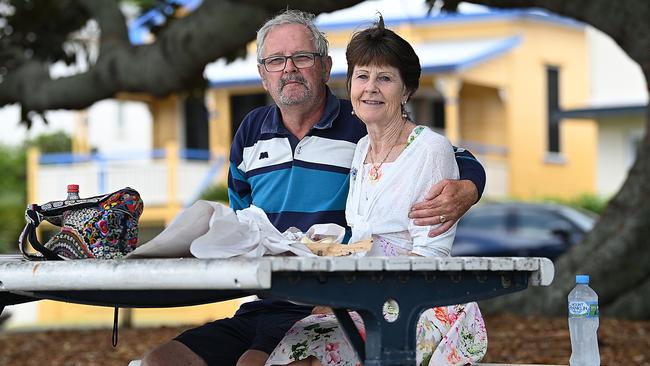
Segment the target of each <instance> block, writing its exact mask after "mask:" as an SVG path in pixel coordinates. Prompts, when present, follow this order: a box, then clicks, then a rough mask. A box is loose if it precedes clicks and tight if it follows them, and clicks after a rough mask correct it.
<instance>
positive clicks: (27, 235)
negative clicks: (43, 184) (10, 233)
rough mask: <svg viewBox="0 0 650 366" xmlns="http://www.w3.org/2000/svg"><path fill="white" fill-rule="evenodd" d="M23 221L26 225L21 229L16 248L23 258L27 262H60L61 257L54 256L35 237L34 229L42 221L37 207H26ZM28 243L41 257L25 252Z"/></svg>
mask: <svg viewBox="0 0 650 366" xmlns="http://www.w3.org/2000/svg"><path fill="white" fill-rule="evenodd" d="M25 221H27V224H26V225H25V227H24V228H23V231H22V232H21V233H20V237H19V238H18V248H19V249H20V252H21V253H22V255H23V257H24V258H25V259H29V260H45V259H49V260H62V258H61V257H59V256H58V255H56V254H55V253H54V252H53V251H51V250H50V249H48V248H46V247H45V246H44V245H43V244H41V243H40V242H39V241H38V237H37V236H36V228H37V227H38V225H39V224H40V223H41V221H43V219H42V215H41V214H40V208H39V207H38V205H34V204H32V205H29V206H27V210H25ZM28 242H29V244H30V245H31V246H32V248H34V249H36V250H37V251H39V252H40V253H41V254H42V255H43V256H38V255H33V254H30V253H29V252H28V251H27V243H28Z"/></svg>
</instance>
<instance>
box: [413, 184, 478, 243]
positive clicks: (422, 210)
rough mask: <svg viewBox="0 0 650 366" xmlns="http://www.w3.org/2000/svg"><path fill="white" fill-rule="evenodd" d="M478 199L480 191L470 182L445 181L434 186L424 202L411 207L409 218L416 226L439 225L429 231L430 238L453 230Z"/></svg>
mask: <svg viewBox="0 0 650 366" xmlns="http://www.w3.org/2000/svg"><path fill="white" fill-rule="evenodd" d="M477 199H478V190H477V189H476V186H475V185H474V183H472V181H470V180H455V179H443V180H441V181H440V182H438V183H436V184H434V185H433V186H432V187H431V189H430V190H429V193H427V195H426V196H425V197H424V201H422V202H418V203H416V204H415V205H413V207H411V212H410V213H409V218H411V219H415V221H414V223H415V225H419V226H427V225H438V224H440V226H438V227H437V228H433V229H431V231H429V237H434V236H437V235H440V234H442V233H444V232H446V231H447V230H449V228H451V227H452V226H453V225H454V223H455V222H456V221H458V220H459V219H460V218H461V217H462V216H463V215H464V214H465V212H467V210H469V208H470V207H472V205H473V204H474V202H476V200H477Z"/></svg>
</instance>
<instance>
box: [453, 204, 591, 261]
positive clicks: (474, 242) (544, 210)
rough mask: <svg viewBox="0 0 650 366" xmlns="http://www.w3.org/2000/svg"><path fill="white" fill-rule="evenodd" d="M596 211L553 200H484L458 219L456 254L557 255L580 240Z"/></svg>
mask: <svg viewBox="0 0 650 366" xmlns="http://www.w3.org/2000/svg"><path fill="white" fill-rule="evenodd" d="M596 219H597V215H596V214H593V213H591V212H589V211H585V210H580V209H575V208H572V207H568V206H563V205H559V204H550V203H548V204H547V203H521V202H511V203H485V204H479V205H476V206H474V207H472V209H470V210H469V211H468V212H467V214H465V216H464V217H463V218H462V219H461V220H460V222H459V223H458V228H457V230H456V239H455V241H454V245H453V247H452V250H451V254H452V255H453V256H486V257H510V256H514V257H547V258H550V259H555V258H557V257H558V256H560V255H561V254H563V253H564V252H566V251H567V250H568V249H569V248H570V247H571V246H573V245H575V244H577V243H578V242H580V240H581V239H582V237H583V236H584V234H585V233H586V232H588V231H589V230H591V228H592V227H593V226H594V223H595V221H596Z"/></svg>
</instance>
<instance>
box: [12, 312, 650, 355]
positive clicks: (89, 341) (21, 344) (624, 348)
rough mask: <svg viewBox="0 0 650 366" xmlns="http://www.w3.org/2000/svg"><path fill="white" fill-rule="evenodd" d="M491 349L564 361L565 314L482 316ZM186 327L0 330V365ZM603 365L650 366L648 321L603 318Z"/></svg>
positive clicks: (155, 339)
mask: <svg viewBox="0 0 650 366" xmlns="http://www.w3.org/2000/svg"><path fill="white" fill-rule="evenodd" d="M486 323H487V328H488V337H489V349H488V354H487V356H486V357H485V359H484V360H483V361H484V362H504V363H529V364H530V363H536V364H558V365H567V364H568V362H569V355H570V353H571V346H570V342H569V331H568V327H567V321H566V319H564V318H525V317H517V316H512V315H499V316H489V317H487V318H486ZM185 328H187V327H160V328H136V329H120V332H119V343H118V346H117V347H116V348H113V347H112V346H111V330H110V329H97V330H56V331H53V330H52V331H39V332H17V331H15V332H11V331H4V332H3V331H0V365H2V366H14V365H17V366H23V365H24V366H28V365H38V366H42V365H61V366H77V365H79V366H81V365H84V366H88V365H94V366H108V365H122V366H126V365H127V364H128V362H129V360H132V359H136V358H140V356H141V355H142V354H143V353H144V352H145V351H146V350H148V349H149V348H151V347H152V346H153V345H155V344H159V343H161V342H163V341H165V340H168V339H170V338H171V337H173V336H174V335H176V334H178V333H179V332H180V331H181V330H183V329H185ZM599 336H600V342H601V344H600V353H601V360H602V362H601V364H602V365H625V366H627V365H639V366H650V321H624V320H615V319H601V325H600V329H599Z"/></svg>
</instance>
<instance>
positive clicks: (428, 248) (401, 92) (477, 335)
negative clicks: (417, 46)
mask: <svg viewBox="0 0 650 366" xmlns="http://www.w3.org/2000/svg"><path fill="white" fill-rule="evenodd" d="M346 57H347V61H348V73H347V86H348V91H349V93H350V99H351V101H352V106H353V109H354V112H353V113H354V114H356V115H357V116H358V117H359V118H360V119H361V120H362V121H363V122H364V123H365V124H366V126H367V129H368V136H366V137H364V138H363V139H361V140H360V141H359V143H358V144H357V147H356V151H355V156H354V159H353V162H352V169H351V172H350V192H349V195H348V200H347V205H346V219H347V221H348V224H349V225H350V227H351V228H352V238H351V239H350V242H354V241H358V240H362V239H366V238H369V237H372V239H373V247H372V248H371V250H370V251H369V253H367V255H377V256H398V255H417V256H449V253H450V251H451V245H452V243H453V240H454V234H455V230H456V228H455V226H453V227H452V228H451V229H449V231H447V232H446V233H444V234H443V235H439V236H437V237H435V238H429V237H428V236H427V233H428V231H429V229H430V228H428V227H420V226H415V225H414V224H413V223H412V220H409V218H408V213H409V208H410V207H411V205H412V204H413V203H414V202H417V201H420V200H421V199H422V198H423V197H424V195H425V194H426V192H427V190H428V189H429V187H431V185H432V184H434V183H436V182H438V181H440V180H442V179H445V178H451V179H457V178H458V167H457V166H456V162H455V159H454V153H453V150H452V146H451V144H450V143H449V141H448V140H447V139H446V138H444V137H443V136H441V135H438V134H436V133H434V132H433V131H431V130H429V129H428V128H425V127H422V126H416V125H415V124H414V123H413V122H412V121H411V120H410V119H409V117H408V114H407V113H406V111H405V109H404V105H405V104H406V102H407V101H408V100H409V98H410V97H411V96H412V95H413V93H414V92H415V91H416V90H417V88H418V86H419V78H420V70H421V69H420V63H419V59H418V57H417V55H416V54H415V51H414V50H413V48H412V47H411V46H410V45H409V44H408V42H406V41H405V40H404V39H402V38H401V37H399V36H398V35H397V34H395V33H394V32H392V31H391V30H388V29H385V28H384V23H383V19H382V18H381V16H380V18H379V21H378V22H377V23H376V24H375V25H374V26H373V27H371V28H369V29H366V30H363V31H361V32H358V33H356V34H355V35H354V36H353V37H352V40H351V41H350V44H349V45H348V47H347V50H346ZM317 309H318V308H317ZM351 316H352V318H353V320H354V321H355V323H356V325H357V328H359V329H360V330H361V332H362V333H363V323H362V321H361V319H360V317H359V316H358V314H356V313H354V312H352V313H351ZM417 332H418V333H417V352H416V359H417V365H436V366H438V365H465V364H468V363H475V362H477V361H478V360H480V359H481V358H482V357H483V355H484V354H485V352H486V350H487V336H486V333H485V325H484V323H483V319H482V317H481V313H480V311H479V309H478V306H477V304H476V303H470V304H463V305H454V306H446V307H439V308H433V309H428V310H426V311H425V312H424V313H423V315H422V316H421V318H420V321H419V322H418V329H417ZM289 363H291V364H295V365H320V364H322V365H357V364H359V361H358V359H357V358H356V355H355V353H354V351H353V348H352V347H351V345H350V344H349V343H348V341H347V339H346V337H345V336H344V334H343V331H342V329H341V328H339V327H338V323H337V321H336V317H335V316H334V315H332V314H328V313H326V314H314V315H312V316H309V317H307V318H305V319H303V320H301V321H299V322H297V323H296V324H295V325H294V326H293V328H292V329H291V330H290V331H289V332H288V333H287V335H286V336H285V337H284V339H283V340H282V342H281V343H280V345H278V347H276V349H275V350H274V351H273V353H272V354H271V356H270V357H269V359H268V361H267V363H266V364H267V365H286V364H289Z"/></svg>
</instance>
